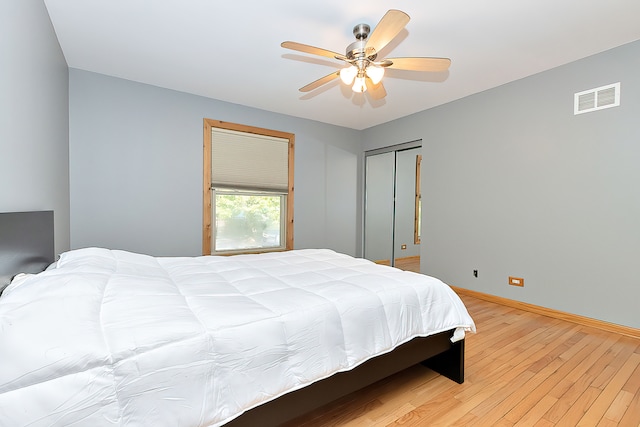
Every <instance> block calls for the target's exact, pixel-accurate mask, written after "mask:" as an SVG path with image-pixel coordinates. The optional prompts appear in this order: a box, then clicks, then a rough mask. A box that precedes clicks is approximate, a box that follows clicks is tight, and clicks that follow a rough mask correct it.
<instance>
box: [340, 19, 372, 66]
mask: <svg viewBox="0 0 640 427" xmlns="http://www.w3.org/2000/svg"><path fill="white" fill-rule="evenodd" d="M370 32H371V27H369V25H367V24H358V25H356V26H355V27H353V35H354V36H356V39H357V41H355V42H353V43H351V44H350V45H349V46H347V50H346V52H345V56H346V57H347V58H349V59H350V60H364V59H365V58H366V59H368V60H369V61H374V60H375V59H376V56H377V53H376V52H369V53H370V54H369V55H367V50H366V46H367V38H368V37H369V33H370ZM369 50H370V51H371V50H372V49H371V48H369Z"/></svg>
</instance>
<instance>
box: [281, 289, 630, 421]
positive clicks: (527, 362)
mask: <svg viewBox="0 0 640 427" xmlns="http://www.w3.org/2000/svg"><path fill="white" fill-rule="evenodd" d="M461 298H462V299H463V301H464V302H465V304H466V305H467V308H468V310H469V313H470V314H471V316H472V317H473V318H474V321H475V322H476V326H477V329H478V333H477V334H467V338H466V367H465V369H466V378H465V382H464V384H457V383H454V382H452V381H450V380H448V379H446V378H444V377H442V376H440V375H437V374H435V373H434V372H432V371H431V370H429V369H427V368H425V367H423V366H414V367H412V368H410V369H407V370H405V371H403V372H400V373H398V374H396V375H395V376H393V377H391V378H388V379H385V380H383V381H380V382H378V383H376V384H373V385H372V386H370V387H368V388H367V389H365V390H363V391H361V392H358V393H354V394H352V395H349V396H346V397H345V398H343V399H341V400H339V401H338V402H336V403H334V404H331V405H328V406H326V407H324V408H323V409H322V410H319V411H316V412H313V413H311V414H308V415H306V416H304V417H302V418H300V419H298V420H296V421H295V422H294V423H292V424H291V425H295V426H307V427H309V426H314V427H315V426H537V427H547V426H625V427H626V426H634V427H635V426H639V425H640V340H638V339H635V338H630V337H626V336H623V335H618V334H615V333H611V332H605V331H602V330H599V329H594V328H590V327H587V326H581V325H577V324H574V323H570V322H566V321H563V320H558V319H553V318H550V317H546V316H543V315H539V314H534V313H530V312H526V311H522V310H518V309H516V308H509V307H506V306H502V305H498V304H494V303H491V302H487V301H483V300H480V299H477V298H474V297H470V296H464V295H463V296H462V297H461Z"/></svg>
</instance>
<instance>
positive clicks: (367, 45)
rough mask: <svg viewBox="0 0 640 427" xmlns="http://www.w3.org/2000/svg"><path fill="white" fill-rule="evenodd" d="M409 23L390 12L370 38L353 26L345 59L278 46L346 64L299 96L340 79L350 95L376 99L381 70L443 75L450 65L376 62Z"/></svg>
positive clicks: (417, 60) (381, 93)
mask: <svg viewBox="0 0 640 427" xmlns="http://www.w3.org/2000/svg"><path fill="white" fill-rule="evenodd" d="M409 19H410V18H409V15H407V14H406V13H404V12H402V11H399V10H394V9H392V10H389V11H388V12H387V13H386V14H385V15H384V16H383V17H382V19H381V20H380V22H378V25H377V26H376V28H375V29H374V30H373V32H372V33H371V34H369V33H370V31H371V28H370V27H369V26H368V25H367V24H358V25H356V26H355V27H354V28H353V35H354V36H355V37H356V41H355V42H353V43H351V44H350V45H349V46H348V47H347V49H346V52H345V55H342V54H339V53H336V52H333V51H330V50H327V49H322V48H319V47H315V46H309V45H305V44H301V43H297V42H291V41H286V42H283V43H282V44H281V46H282V47H284V48H286V49H292V50H297V51H299V52H304V53H310V54H313V55H320V56H325V57H328V58H333V59H337V60H339V61H344V62H346V63H347V64H349V65H348V66H347V67H346V68H343V69H341V70H339V71H338V72H332V73H330V74H328V75H326V76H324V77H321V78H319V79H317V80H315V81H313V82H311V83H309V84H308V85H306V86H303V87H301V88H300V91H301V92H309V91H312V90H314V89H317V88H318V87H320V86H322V85H324V84H326V83H329V82H331V81H333V80H334V79H337V78H340V80H342V82H343V83H344V84H346V85H351V84H352V83H353V86H352V87H351V88H352V90H353V91H354V92H365V91H367V89H369V91H370V92H371V96H372V98H374V99H380V98H384V97H385V96H386V94H387V93H386V91H385V89H384V86H383V85H382V78H383V76H384V69H385V68H393V69H396V70H409V71H427V72H429V71H431V72H438V71H446V70H447V69H448V68H449V65H450V64H451V60H450V59H448V58H431V57H409V58H387V59H382V60H377V58H378V52H380V51H381V50H382V49H384V47H385V46H387V45H388V44H389V43H390V42H391V41H392V40H393V39H394V38H395V37H396V36H397V35H398V34H399V33H400V32H401V31H402V30H403V29H404V27H405V26H406V25H407V23H408V22H409Z"/></svg>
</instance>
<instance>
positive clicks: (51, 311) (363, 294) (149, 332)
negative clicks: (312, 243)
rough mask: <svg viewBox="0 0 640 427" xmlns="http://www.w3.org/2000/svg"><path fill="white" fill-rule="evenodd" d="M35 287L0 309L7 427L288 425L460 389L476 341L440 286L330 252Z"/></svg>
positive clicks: (19, 281) (156, 261) (99, 259)
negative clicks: (408, 391) (364, 400)
mask: <svg viewBox="0 0 640 427" xmlns="http://www.w3.org/2000/svg"><path fill="white" fill-rule="evenodd" d="M0 221H2V218H1V215H0ZM0 229H1V228H0ZM27 231H28V230H27ZM13 244H16V245H19V241H17V242H16V241H14V242H13ZM3 250H5V251H6V250H7V249H6V248H5V249H3ZM15 253H20V254H22V255H21V256H27V255H28V254H26V251H22V249H20V250H18V248H15ZM14 265H15V263H14ZM15 273H20V272H19V271H16V272H15ZM34 273H35V272H33V271H32V272H31V273H30V274H18V275H17V276H16V277H14V278H13V279H12V282H11V284H10V285H9V286H7V288H6V289H5V290H4V293H3V295H2V296H1V297H0V425H33V426H37V425H47V426H50V425H91V426H100V425H108V426H112V425H114V426H115V425H117V426H120V425H154V426H164V425H166V426H218V425H230V426H238V425H262V426H268V425H278V424H281V423H284V422H286V421H289V420H291V419H293V418H295V417H297V416H299V415H302V414H304V413H305V412H308V411H310V410H312V409H316V408H318V407H320V406H322V405H324V404H326V403H329V402H331V401H332V400H335V399H337V398H339V397H341V396H343V395H346V394H348V393H350V392H353V391H356V390H358V389H360V388H362V387H365V386H367V385H369V384H372V383H373V382H375V381H378V380H379V379H382V378H384V377H386V376H388V375H391V374H393V373H395V372H398V371H400V370H402V369H405V368H407V367H409V366H412V365H414V364H416V363H422V362H424V363H425V364H427V366H429V367H431V368H433V369H434V370H436V371H437V372H440V373H442V374H443V375H446V376H447V377H449V378H451V379H452V380H454V381H457V382H459V383H461V382H462V381H463V380H464V334H465V333H466V332H470V331H475V326H474V324H473V320H472V319H471V317H470V316H469V314H468V313H467V311H466V308H465V307H464V305H463V303H462V301H461V300H460V299H459V298H458V297H457V295H456V294H455V293H454V292H453V291H452V290H451V289H450V288H449V287H448V286H447V285H445V284H444V283H442V282H441V281H439V280H437V279H435V278H431V277H428V276H425V275H421V274H417V273H411V272H403V271H401V270H397V269H394V268H391V267H386V266H381V265H377V264H374V263H372V262H370V261H367V260H364V259H359V258H353V257H351V256H348V255H344V254H340V253H336V252H334V251H331V250H328V249H304V250H294V251H288V252H280V253H268V254H260V255H237V256H233V257H216V256H203V257H151V256H147V255H144V254H138V253H132V252H127V251H119V250H109V249H105V248H82V249H78V250H73V251H69V252H65V253H63V254H61V256H60V258H59V259H58V260H57V261H56V262H54V263H52V264H51V265H50V266H49V267H47V268H46V270H45V271H43V272H40V273H37V274H34Z"/></svg>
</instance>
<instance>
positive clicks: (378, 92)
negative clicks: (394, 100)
mask: <svg viewBox="0 0 640 427" xmlns="http://www.w3.org/2000/svg"><path fill="white" fill-rule="evenodd" d="M364 80H365V84H366V85H367V91H368V92H369V95H370V96H371V98H373V99H375V100H378V99H382V98H384V97H385V96H387V91H386V90H385V88H384V85H383V84H382V82H380V83H378V84H377V85H376V84H373V82H372V81H371V79H370V78H369V77H367V78H365V79H364Z"/></svg>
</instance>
